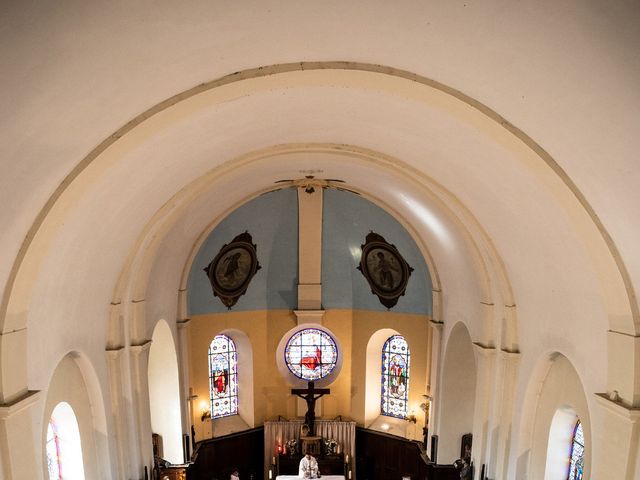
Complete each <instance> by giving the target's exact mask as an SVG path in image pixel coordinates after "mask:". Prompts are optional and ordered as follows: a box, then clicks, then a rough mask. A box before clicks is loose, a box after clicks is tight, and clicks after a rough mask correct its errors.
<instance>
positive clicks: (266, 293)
mask: <svg viewBox="0 0 640 480" xmlns="http://www.w3.org/2000/svg"><path fill="white" fill-rule="evenodd" d="M245 230H247V231H248V232H249V233H250V234H251V236H252V237H253V243H255V244H256V245H257V255H258V261H259V262H260V266H261V267H262V268H261V269H260V270H258V272H257V273H256V275H255V276H254V277H253V280H252V281H251V283H250V284H249V288H248V289H247V292H246V293H245V294H244V295H243V296H242V297H240V299H239V300H238V303H236V304H235V305H234V306H233V311H245V310H266V309H290V310H292V309H295V308H296V306H297V303H298V291H297V289H298V286H297V284H298V197H297V194H296V190H295V189H286V190H280V191H277V192H271V193H266V194H264V195H261V196H260V197H258V198H255V199H253V200H251V201H250V202H248V203H246V204H245V205H243V206H241V207H239V208H238V209H236V210H234V211H233V212H232V213H231V214H230V215H229V216H228V217H227V218H225V219H224V220H223V221H222V222H220V224H219V225H218V226H216V227H215V228H214V229H213V231H212V232H211V234H209V237H208V238H207V239H206V240H205V242H204V244H203V245H202V247H201V248H200V251H199V252H198V253H197V255H196V257H195V260H194V262H193V265H192V267H191V272H190V273H189V282H188V295H187V302H188V310H189V314H190V315H200V314H204V313H220V312H226V311H228V310H227V307H225V306H224V305H223V304H222V302H221V301H220V299H219V298H218V297H214V296H213V293H212V291H211V284H210V283H209V279H208V278H207V275H206V273H205V272H204V271H203V269H204V268H205V267H206V266H207V265H209V262H211V260H213V258H214V257H215V256H216V255H217V254H218V252H219V251H220V248H221V247H222V246H223V245H224V244H226V243H229V242H231V241H232V240H233V239H234V238H235V237H236V235H239V234H241V233H242V232H244V231H245Z"/></svg>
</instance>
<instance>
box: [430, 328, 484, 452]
mask: <svg viewBox="0 0 640 480" xmlns="http://www.w3.org/2000/svg"><path fill="white" fill-rule="evenodd" d="M476 375H477V372H476V360H475V355H474V352H473V344H472V343H471V337H470V336H469V331H468V330H467V328H466V327H465V326H464V324H462V323H457V324H456V325H455V326H454V327H453V329H452V330H451V333H450V335H449V340H448V342H447V346H446V349H445V354H444V365H443V366H442V384H441V385H442V387H441V388H442V391H441V394H440V398H439V407H440V408H439V409H438V412H439V422H438V425H439V428H438V433H439V444H438V463H452V462H453V461H454V460H456V459H457V458H459V457H460V442H461V439H462V435H464V434H467V433H471V432H472V430H473V419H474V418H473V414H474V408H475V397H476Z"/></svg>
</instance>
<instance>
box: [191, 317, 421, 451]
mask: <svg viewBox="0 0 640 480" xmlns="http://www.w3.org/2000/svg"><path fill="white" fill-rule="evenodd" d="M296 325H297V320H296V316H295V314H294V313H293V312H292V311H290V310H259V311H250V312H247V311H244V312H228V313H216V314H208V315H199V316H196V317H193V318H192V319H191V322H190V326H189V343H190V352H189V373H190V387H191V388H192V389H193V394H194V395H197V396H198V398H197V399H196V400H195V401H194V419H193V421H194V425H195V426H196V436H197V439H198V440H201V439H202V438H206V437H207V436H209V435H210V434H211V433H210V430H209V432H207V430H206V429H207V426H206V423H204V424H203V422H201V420H200V405H201V403H202V402H203V401H204V402H208V399H209V377H208V358H207V352H208V348H209V344H210V343H211V340H212V339H213V337H215V336H216V335H217V334H219V333H221V332H224V331H228V330H239V331H241V332H244V334H246V336H247V337H248V339H249V342H250V344H251V349H252V351H253V367H252V368H253V388H252V390H253V391H252V393H253V400H254V401H253V409H254V425H249V426H250V427H252V426H257V425H261V424H263V423H264V421H265V420H272V419H276V418H277V417H278V416H279V415H281V416H283V417H286V418H294V417H296V416H297V412H296V409H297V404H298V399H297V398H296V397H294V396H293V395H291V393H290V389H291V387H290V386H289V385H288V383H287V382H286V381H285V379H284V378H283V377H282V375H281V374H280V373H279V371H278V367H277V364H276V350H277V348H278V344H279V343H280V340H281V339H282V337H283V335H284V334H285V333H286V332H288V331H289V330H290V329H292V328H294V327H295V326H296ZM323 325H324V327H326V328H327V329H328V330H330V331H331V332H332V333H333V335H334V336H335V338H336V339H337V340H338V342H339V343H340V345H341V353H342V355H343V363H342V370H341V371H340V374H339V375H338V377H337V379H336V380H335V381H334V382H333V383H332V384H331V385H330V389H331V394H330V395H327V396H325V397H323V398H322V404H321V407H320V409H319V411H320V412H321V414H322V417H324V418H334V417H336V416H338V415H342V416H343V417H345V418H352V419H354V420H355V421H356V422H357V423H358V424H360V425H363V424H364V399H365V396H366V388H369V389H377V390H379V389H380V386H379V384H378V385H369V386H366V385H365V378H366V375H365V374H364V372H365V370H366V368H365V367H366V350H367V344H368V342H369V339H370V338H371V336H372V335H373V334H374V333H375V332H376V331H378V330H380V329H383V328H391V329H394V330H396V331H397V332H399V333H400V334H401V335H403V336H404V337H405V339H406V340H407V342H408V343H409V348H410V351H411V372H410V374H411V378H410V383H409V410H412V409H413V410H415V414H416V416H417V417H418V423H417V425H418V426H421V425H424V416H423V413H422V410H420V408H419V405H420V403H421V402H422V401H423V397H422V394H424V393H426V392H427V379H428V375H429V371H428V370H429V361H430V356H431V353H430V352H431V348H430V337H429V334H430V331H429V317H428V316H426V315H414V314H402V313H393V312H373V311H363V310H347V309H344V310H327V311H326V312H325V316H324V320H323ZM231 336H233V333H232V334H231ZM241 353H242V352H241V351H240V352H239V354H241ZM380 358H381V357H380ZM245 360H246V359H245ZM246 368H249V365H247V364H246V361H244V362H243V358H242V356H241V355H239V365H238V372H239V374H240V375H242V371H243V370H245V369H246ZM240 395H246V392H244V391H242V390H241V391H240ZM216 422H221V421H218V420H216V421H214V426H213V430H214V435H216V436H217V435H218V433H217V432H219V431H220V428H216ZM209 428H210V427H209ZM417 430H418V431H420V429H417ZM418 436H419V435H418Z"/></svg>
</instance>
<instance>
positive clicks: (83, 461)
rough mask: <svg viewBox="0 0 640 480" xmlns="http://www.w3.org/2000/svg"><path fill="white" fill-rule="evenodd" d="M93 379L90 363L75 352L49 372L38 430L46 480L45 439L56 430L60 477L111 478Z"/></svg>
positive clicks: (101, 411) (99, 398)
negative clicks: (40, 423)
mask: <svg viewBox="0 0 640 480" xmlns="http://www.w3.org/2000/svg"><path fill="white" fill-rule="evenodd" d="M94 376H95V372H94V370H93V367H92V365H91V363H90V362H89V360H88V359H87V358H86V357H84V356H83V355H81V354H80V353H78V352H71V353H69V354H67V355H66V356H64V357H63V358H62V360H60V362H59V363H58V365H57V366H56V368H55V370H54V372H53V375H52V377H51V381H50V382H49V387H48V389H47V396H46V400H45V404H44V418H43V421H42V430H41V438H42V442H41V445H42V456H41V458H42V462H43V464H42V471H43V475H44V478H49V475H48V471H47V470H48V469H47V453H46V450H47V448H46V444H47V437H48V436H50V435H51V434H52V433H53V434H56V430H57V434H58V435H59V440H60V442H61V443H60V446H61V448H62V449H63V450H62V451H61V452H62V454H64V458H63V459H62V466H63V469H64V470H65V471H64V472H63V474H62V478H65V479H66V478H69V479H74V480H77V479H84V478H88V479H94V478H95V479H105V480H106V479H110V478H112V475H111V466H110V463H109V462H110V455H109V451H108V432H107V430H106V423H105V417H104V406H103V399H102V396H101V393H100V391H99V387H97V382H96V381H95V378H94ZM50 422H51V423H50ZM50 424H52V427H51V429H52V430H53V431H52V432H49V426H50ZM67 453H69V455H67ZM68 462H69V463H70V465H71V466H67V463H68ZM54 478H55V477H54Z"/></svg>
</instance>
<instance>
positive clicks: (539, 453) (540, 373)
mask: <svg viewBox="0 0 640 480" xmlns="http://www.w3.org/2000/svg"><path fill="white" fill-rule="evenodd" d="M525 398H526V401H525V403H524V407H523V414H522V415H521V418H522V419H523V421H522V423H521V425H520V431H519V436H518V443H519V448H518V459H517V465H516V477H517V478H522V479H534V478H547V476H546V473H545V471H546V470H547V459H548V452H549V448H551V447H552V446H553V445H554V444H555V445H556V446H557V442H558V441H559V440H558V439H559V437H558V435H559V433H558V432H559V431H560V430H565V429H566V425H567V424H568V422H570V421H573V419H574V418H579V419H580V421H581V423H582V427H583V430H584V436H585V478H590V477H591V471H592V459H593V458H594V457H593V452H592V448H591V444H592V441H591V439H592V438H593V437H592V433H591V432H592V425H591V415H590V411H589V405H588V401H587V396H586V392H585V391H584V387H583V383H582V380H581V379H580V376H579V374H578V372H577V371H576V369H575V367H574V366H573V364H572V362H571V361H570V360H569V359H568V358H567V357H566V356H564V355H563V354H561V353H558V352H548V353H545V354H543V356H542V358H541V359H540V360H539V362H538V365H537V367H536V369H535V370H534V372H533V374H532V376H531V378H530V380H529V383H528V385H527V388H526V397H525ZM550 460H551V459H550ZM555 460H557V458H556V459H555ZM552 463H553V462H552ZM548 471H549V475H550V476H549V477H548V478H558V476H557V475H558V474H557V466H554V467H549V469H548Z"/></svg>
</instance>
